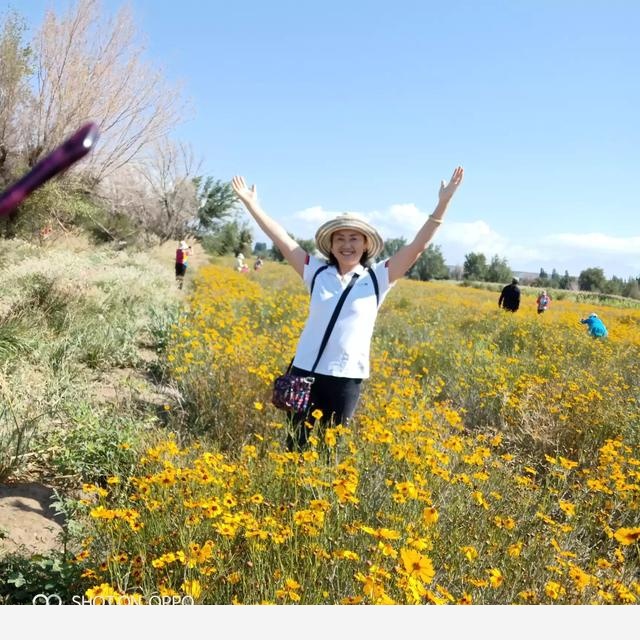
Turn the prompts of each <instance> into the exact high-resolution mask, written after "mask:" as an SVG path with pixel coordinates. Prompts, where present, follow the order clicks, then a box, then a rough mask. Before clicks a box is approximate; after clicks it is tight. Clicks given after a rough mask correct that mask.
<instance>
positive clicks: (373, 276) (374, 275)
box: [367, 267, 380, 307]
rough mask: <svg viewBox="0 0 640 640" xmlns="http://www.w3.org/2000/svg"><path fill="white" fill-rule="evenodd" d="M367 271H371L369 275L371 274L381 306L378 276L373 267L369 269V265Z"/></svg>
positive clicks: (377, 300)
mask: <svg viewBox="0 0 640 640" xmlns="http://www.w3.org/2000/svg"><path fill="white" fill-rule="evenodd" d="M367 271H368V272H369V275H370V276H371V282H373V290H374V291H375V292H376V302H377V306H378V307H379V306H380V287H378V277H377V276H376V274H375V273H374V271H373V269H369V268H368V267H367Z"/></svg>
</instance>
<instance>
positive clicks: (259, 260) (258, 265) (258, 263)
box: [253, 258, 263, 271]
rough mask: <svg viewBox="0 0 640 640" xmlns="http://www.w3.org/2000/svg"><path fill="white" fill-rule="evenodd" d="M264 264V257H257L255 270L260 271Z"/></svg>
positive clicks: (254, 264) (254, 265)
mask: <svg viewBox="0 0 640 640" xmlns="http://www.w3.org/2000/svg"><path fill="white" fill-rule="evenodd" d="M262 265H263V262H262V258H256V261H255V262H254V263H253V270H254V271H260V269H262Z"/></svg>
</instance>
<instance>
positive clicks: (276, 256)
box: [269, 233, 316, 262]
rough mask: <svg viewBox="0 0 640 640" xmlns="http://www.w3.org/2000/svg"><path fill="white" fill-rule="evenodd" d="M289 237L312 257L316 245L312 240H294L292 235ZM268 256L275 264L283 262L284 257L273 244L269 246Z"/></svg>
mask: <svg viewBox="0 0 640 640" xmlns="http://www.w3.org/2000/svg"><path fill="white" fill-rule="evenodd" d="M289 235H290V236H291V237H292V238H293V239H294V240H295V241H296V242H297V243H298V244H299V245H300V246H301V247H302V248H303V249H304V250H305V251H306V252H307V253H309V254H311V255H313V254H314V253H315V252H316V243H315V241H314V240H303V239H302V238H296V237H295V236H294V235H293V234H292V233H289ZM269 256H270V258H271V259H272V260H275V261H276V262H284V256H283V255H282V253H281V252H280V249H278V247H276V245H275V244H272V245H271V249H270V250H269Z"/></svg>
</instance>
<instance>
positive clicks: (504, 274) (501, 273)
mask: <svg viewBox="0 0 640 640" xmlns="http://www.w3.org/2000/svg"><path fill="white" fill-rule="evenodd" d="M512 276H513V272H512V271H511V267H510V266H509V264H508V263H507V259H506V258H500V257H499V256H497V255H494V256H493V258H491V263H490V264H489V267H488V268H487V274H486V279H487V280H488V281H489V282H508V281H509V280H511V278H512Z"/></svg>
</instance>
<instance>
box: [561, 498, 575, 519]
mask: <svg viewBox="0 0 640 640" xmlns="http://www.w3.org/2000/svg"><path fill="white" fill-rule="evenodd" d="M559 504H560V508H561V509H562V510H563V511H564V512H565V513H566V514H567V515H568V516H569V517H570V518H571V517H572V516H575V515H576V505H575V504H573V503H572V502H568V501H567V500H560V501H559Z"/></svg>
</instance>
